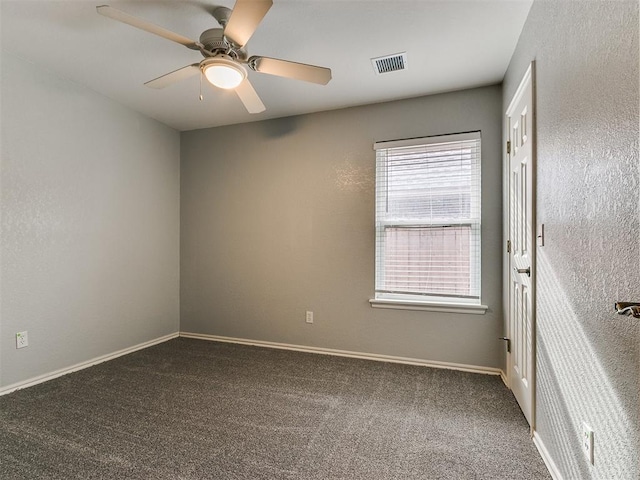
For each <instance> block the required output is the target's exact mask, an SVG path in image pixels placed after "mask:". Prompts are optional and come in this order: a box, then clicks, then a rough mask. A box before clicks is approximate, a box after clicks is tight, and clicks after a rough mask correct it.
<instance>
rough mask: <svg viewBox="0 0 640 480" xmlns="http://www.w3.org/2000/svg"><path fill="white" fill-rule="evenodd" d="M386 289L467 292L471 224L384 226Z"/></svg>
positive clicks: (395, 291) (466, 295)
mask: <svg viewBox="0 0 640 480" xmlns="http://www.w3.org/2000/svg"><path fill="white" fill-rule="evenodd" d="M384 235H385V241H384V245H385V253H384V255H385V289H386V291H387V293H422V294H429V293H433V294H445V295H446V294H448V295H455V296H465V297H468V296H470V295H471V289H470V288H471V284H470V278H469V277H470V273H471V249H470V239H471V227H470V226H458V227H409V228H407V227H388V228H385V233H384Z"/></svg>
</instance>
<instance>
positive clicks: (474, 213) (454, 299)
mask: <svg viewBox="0 0 640 480" xmlns="http://www.w3.org/2000/svg"><path fill="white" fill-rule="evenodd" d="M470 140H472V141H478V142H479V147H480V150H479V151H478V155H477V165H475V168H477V170H476V171H475V172H473V175H477V181H478V193H477V197H475V198H474V199H471V200H470V201H471V202H472V203H471V204H470V207H469V208H470V213H469V218H465V219H446V221H427V222H425V220H424V219H423V220H422V221H418V222H416V221H414V220H409V221H398V220H394V219H391V220H387V219H381V218H380V217H381V215H380V212H379V208H380V205H379V202H380V197H379V195H380V191H381V190H382V189H386V188H387V177H386V175H381V173H380V171H379V168H380V167H379V159H378V154H377V153H376V188H375V190H376V192H375V193H376V199H375V208H376V221H375V235H376V238H375V252H376V255H375V289H374V292H375V294H374V298H372V299H370V300H369V303H370V304H371V306H372V307H375V308H392V309H402V310H427V311H437V312H452V313H472V314H484V313H485V312H486V310H487V306H486V305H482V303H481V298H482V297H481V293H482V290H481V244H482V242H481V229H482V219H481V217H482V210H481V208H482V207H481V196H482V186H481V171H482V167H481V165H482V154H481V149H482V142H481V133H480V131H475V132H465V133H457V134H449V135H437V136H429V137H419V138H411V139H405V140H391V141H385V142H376V143H375V144H374V146H373V148H374V150H376V151H377V150H385V151H389V150H393V149H395V148H398V149H399V148H403V147H420V146H428V145H435V144H447V143H451V144H453V143H457V142H462V141H470ZM443 150H444V148H443ZM383 177H384V178H383ZM382 198H383V201H384V202H386V201H387V199H388V196H387V194H386V193H385V194H383V197H382ZM474 200H477V205H475V203H476V202H474ZM457 226H469V227H470V228H471V231H470V235H471V236H472V238H477V249H475V250H474V249H473V248H470V268H471V269H472V271H470V272H469V280H470V282H477V285H475V284H474V285H470V289H472V290H473V289H474V288H475V289H476V290H477V292H478V295H477V297H476V296H475V295H473V296H468V297H467V296H462V295H455V294H453V295H451V294H433V293H434V292H432V294H428V293H427V294H425V293H418V292H413V293H410V292H407V293H399V292H391V291H388V290H387V291H385V290H383V289H382V288H379V281H380V276H381V272H385V271H386V270H385V269H384V265H381V264H380V263H381V262H383V261H384V258H385V256H384V254H382V253H381V248H384V245H383V244H381V242H384V240H383V239H382V238H383V237H384V235H382V234H381V229H382V230H384V229H387V228H393V227H398V228H400V229H402V228H407V227H408V228H427V229H429V228H442V227H457ZM473 236H477V237H473ZM474 257H475V258H474Z"/></svg>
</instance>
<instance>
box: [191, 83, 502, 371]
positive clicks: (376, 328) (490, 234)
mask: <svg viewBox="0 0 640 480" xmlns="http://www.w3.org/2000/svg"><path fill="white" fill-rule="evenodd" d="M501 102H502V97H501V88H500V87H499V86H493V87H487V88H480V89H474V90H468V91H462V92H456V93H449V94H443V95H437V96H430V97H422V98H416V99H411V100H404V101H397V102H391V103H384V104H377V105H370V106H365V107H357V108H349V109H344V110H338V111H331V112H324V113H316V114H311V115H304V116H298V117H290V118H283V119H279V120H269V121H264V122H256V123H250V124H243V125H235V126H228V127H218V128H212V129H207V130H199V131H190V132H183V133H182V137H181V142H182V147H181V151H182V154H181V161H182V170H181V182H182V183H181V185H182V187H181V188H182V203H181V330H182V331H185V332H195V333H202V334H214V335H223V336H231V337H240V338H247V339H253V340H263V341H272V342H282V343H290V344H296V345H306V346H314V347H323V348H333V349H342V350H349V351H356V352H365V353H376V354H383V355H395V356H402V357H411V358H418V359H425V360H436V361H444V362H455V363H463V364H471V365H479V366H488V367H499V366H501V361H502V348H503V345H502V344H501V343H500V342H499V341H498V340H497V337H498V336H499V334H500V333H501V332H502V307H501V300H500V298H501V280H500V269H501V248H500V245H501V169H500V165H501V158H500V144H501V125H500V115H501ZM478 129H480V130H481V131H482V156H483V158H482V162H483V166H482V187H483V200H482V201H483V218H482V222H483V225H482V242H483V248H482V301H483V302H484V303H485V304H486V305H488V306H489V311H488V312H487V314H486V315H466V314H465V315H461V314H453V313H433V312H416V311H400V310H381V309H373V308H371V307H370V306H369V303H368V300H369V298H371V297H372V295H373V289H374V180H375V179H374V177H375V154H374V151H373V149H372V146H373V143H374V142H375V141H379V140H389V139H397V138H407V137H415V136H423V135H436V134H444V133H452V132H463V131H470V130H478ZM306 310H312V311H313V312H314V313H315V323H314V324H313V325H307V324H305V311H306Z"/></svg>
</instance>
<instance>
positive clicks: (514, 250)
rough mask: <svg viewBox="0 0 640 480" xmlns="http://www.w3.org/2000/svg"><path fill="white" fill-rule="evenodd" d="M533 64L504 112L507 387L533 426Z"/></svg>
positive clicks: (534, 245)
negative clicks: (507, 173)
mask: <svg viewBox="0 0 640 480" xmlns="http://www.w3.org/2000/svg"><path fill="white" fill-rule="evenodd" d="M533 106H534V104H533V63H532V64H531V66H530V67H529V69H528V70H527V73H526V74H525V76H524V78H523V80H522V82H521V84H520V87H518V90H517V91H516V93H515V95H514V97H513V99H512V101H511V103H510V105H509V108H508V109H507V112H506V116H507V118H506V125H507V128H508V139H509V144H508V145H507V159H508V167H509V168H508V171H509V175H508V186H507V188H508V189H509V190H508V209H509V215H508V223H509V229H508V232H509V243H510V246H509V248H508V250H509V275H508V278H509V287H508V292H509V293H508V295H509V301H508V306H509V307H508V316H509V318H508V325H509V339H510V344H511V352H510V353H509V354H508V355H507V357H508V365H507V366H508V369H509V372H508V378H509V384H510V385H509V386H510V387H511V390H512V391H513V394H514V395H515V397H516V399H517V400H518V403H519V404H520V408H521V409H522V412H523V413H524V416H525V417H526V418H527V421H528V422H529V425H531V426H532V427H533V421H534V419H533V409H534V403H535V399H534V395H535V390H534V382H535V249H536V243H535V225H536V224H535V209H534V201H535V191H534V188H535V183H534V174H535V168H534V167H535V165H534V153H535V151H534V144H533V140H534V131H533V127H534V111H533Z"/></svg>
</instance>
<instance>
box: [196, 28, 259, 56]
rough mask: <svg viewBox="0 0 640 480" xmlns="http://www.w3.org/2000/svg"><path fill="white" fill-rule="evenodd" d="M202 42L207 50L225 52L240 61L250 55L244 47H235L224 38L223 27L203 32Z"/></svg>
mask: <svg viewBox="0 0 640 480" xmlns="http://www.w3.org/2000/svg"><path fill="white" fill-rule="evenodd" d="M200 43H201V44H202V46H203V47H204V48H205V49H206V50H208V51H209V52H211V53H213V54H215V55H217V54H219V53H225V54H227V55H229V56H230V57H232V58H234V59H236V60H240V61H245V60H246V59H247V56H248V55H247V52H246V50H245V49H244V48H233V47H231V46H230V45H229V43H228V42H227V41H226V40H225V38H224V30H223V29H222V28H210V29H209V30H205V31H204V32H202V34H201V35H200Z"/></svg>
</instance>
